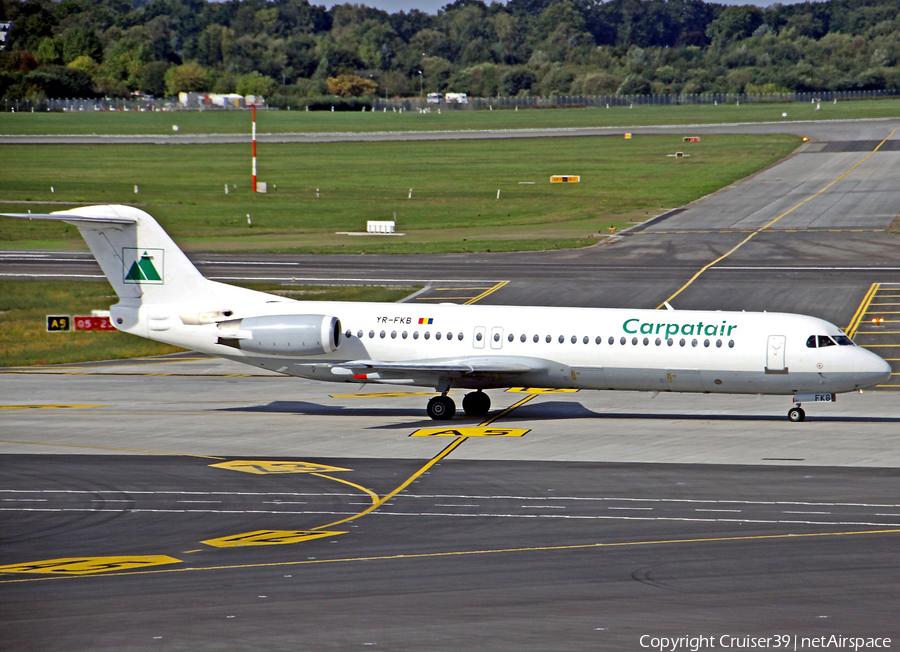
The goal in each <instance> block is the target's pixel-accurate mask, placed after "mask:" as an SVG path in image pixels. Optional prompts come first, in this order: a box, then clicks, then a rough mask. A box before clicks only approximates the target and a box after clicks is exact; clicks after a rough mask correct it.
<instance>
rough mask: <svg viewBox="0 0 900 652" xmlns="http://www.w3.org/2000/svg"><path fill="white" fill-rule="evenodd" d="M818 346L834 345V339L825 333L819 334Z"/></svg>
mask: <svg viewBox="0 0 900 652" xmlns="http://www.w3.org/2000/svg"><path fill="white" fill-rule="evenodd" d="M818 340H819V348H820V349H821V348H822V347H823V346H834V345H835V344H834V340H833V339H831V338H830V337H828V336H827V335H819V337H818Z"/></svg>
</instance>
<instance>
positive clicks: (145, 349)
mask: <svg viewBox="0 0 900 652" xmlns="http://www.w3.org/2000/svg"><path fill="white" fill-rule="evenodd" d="M246 287H252V288H253V289H256V290H262V291H265V292H275V293H278V294H283V295H287V296H289V297H291V298H292V299H301V300H310V301H315V300H320V301H332V300H334V301H398V300H400V299H402V298H403V297H405V296H407V295H409V294H411V293H412V292H414V291H415V290H416V288H410V287H400V288H397V287H392V288H380V287H305V286H285V285H272V284H270V285H263V284H252V285H251V284H247V285H246ZM117 301H118V300H117V298H116V295H115V292H113V290H112V288H111V287H110V286H109V284H108V283H106V282H102V283H97V282H90V281H21V280H16V281H0V367H19V366H26V365H36V364H62V363H70V362H84V361H87V360H115V359H122V358H134V357H139V356H146V355H163V354H165V353H174V352H175V351H179V350H180V349H177V348H175V347H173V346H168V345H165V344H160V343H158V342H151V341H150V340H145V339H143V338H141V337H136V336H134V335H129V334H127V333H120V332H119V331H114V332H109V331H107V332H57V333H48V332H46V316H47V315H49V314H52V315H89V314H91V310H106V309H107V308H109V306H110V305H111V304H113V303H116V302H117Z"/></svg>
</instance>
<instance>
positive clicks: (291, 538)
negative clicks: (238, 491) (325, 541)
mask: <svg viewBox="0 0 900 652" xmlns="http://www.w3.org/2000/svg"><path fill="white" fill-rule="evenodd" d="M339 534H347V533H346V532H325V531H322V530H317V531H312V530H254V531H253V532H243V533H241V534H232V535H230V536H227V537H219V538H218V539H207V540H206V541H201V542H200V543H205V544H206V545H208V546H213V547H215V548H243V547H245V546H280V545H284V544H287V543H301V542H303V541H311V540H312V539H321V538H322V537H334V536H337V535H339Z"/></svg>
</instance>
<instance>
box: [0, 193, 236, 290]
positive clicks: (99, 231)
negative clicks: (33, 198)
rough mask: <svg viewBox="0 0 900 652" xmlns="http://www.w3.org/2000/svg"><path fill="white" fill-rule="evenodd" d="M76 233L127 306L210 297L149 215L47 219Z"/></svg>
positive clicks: (72, 214) (126, 211)
mask: <svg viewBox="0 0 900 652" xmlns="http://www.w3.org/2000/svg"><path fill="white" fill-rule="evenodd" d="M6 215H9V216H10V217H23V218H29V219H45V220H60V221H63V222H67V223H68V224H72V225H73V226H76V227H78V231H79V232H80V233H81V236H82V237H83V238H84V241H85V242H86V243H87V245H88V247H90V249H91V253H93V254H94V258H96V259H97V262H98V263H99V264H100V267H101V268H102V269H103V273H104V274H105V275H106V278H107V279H109V282H110V284H111V285H112V286H113V289H114V290H115V291H116V294H117V295H119V299H121V300H122V301H123V302H125V303H141V304H152V303H179V302H182V301H187V300H190V299H191V298H193V299H197V298H198V297H203V296H204V294H206V295H207V296H208V295H209V294H210V290H211V289H212V288H211V287H210V286H212V285H218V284H213V283H212V282H211V281H208V280H207V279H206V278H204V277H203V275H202V274H200V272H199V271H198V270H197V268H196V267H194V265H193V263H191V261H190V260H188V257H187V256H185V255H184V253H183V252H182V251H181V249H179V248H178V246H177V245H176V244H175V243H174V242H173V241H172V239H171V238H170V237H169V235H168V234H167V233H166V232H165V231H163V229H162V227H161V226H160V225H159V224H158V223H157V222H156V220H155V219H153V218H152V217H151V216H150V215H148V214H147V213H145V212H144V211H142V210H140V209H138V208H134V207H132V206H121V205H106V206H84V207H81V208H73V209H71V210H65V211H58V212H54V213H50V214H45V215H36V214H31V213H27V214H23V213H18V214H8V213H7V214H6Z"/></svg>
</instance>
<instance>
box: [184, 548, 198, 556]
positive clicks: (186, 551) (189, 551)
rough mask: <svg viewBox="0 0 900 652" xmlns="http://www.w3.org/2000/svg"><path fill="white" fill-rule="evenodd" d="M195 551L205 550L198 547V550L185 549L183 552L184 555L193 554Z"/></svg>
mask: <svg viewBox="0 0 900 652" xmlns="http://www.w3.org/2000/svg"><path fill="white" fill-rule="evenodd" d="M195 552H203V548H197V549H196V550H185V551H184V552H182V553H181V554H182V555H190V554H193V553H195Z"/></svg>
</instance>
